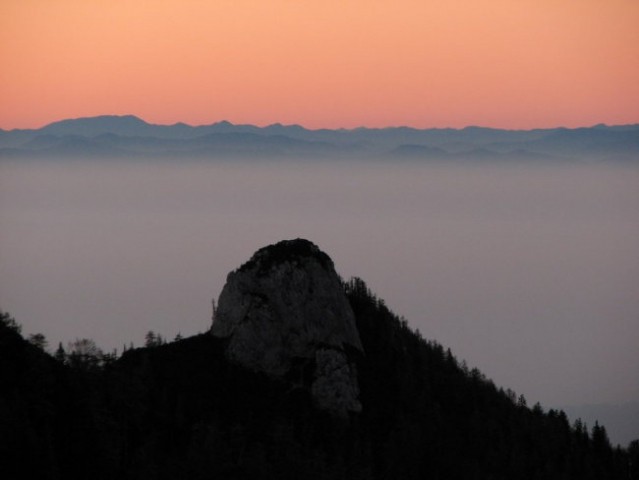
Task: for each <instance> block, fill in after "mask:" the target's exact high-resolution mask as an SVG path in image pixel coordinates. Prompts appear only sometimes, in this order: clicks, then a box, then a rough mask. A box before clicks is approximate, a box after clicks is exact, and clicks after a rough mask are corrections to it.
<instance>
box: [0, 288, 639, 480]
mask: <svg viewBox="0 0 639 480" xmlns="http://www.w3.org/2000/svg"><path fill="white" fill-rule="evenodd" d="M344 288H345V291H346V295H347V298H348V300H349V302H350V305H351V307H352V309H353V311H354V313H355V319H356V323H357V329H358V331H359V335H360V338H361V342H362V345H363V347H364V352H365V353H364V354H357V353H355V354H354V359H355V360H354V361H355V362H356V367H357V374H358V379H359V387H360V400H361V404H362V410H361V412H360V413H352V414H350V416H348V417H341V416H335V415H332V414H331V413H330V412H326V411H322V410H318V409H317V408H316V407H315V406H314V404H313V401H312V398H311V393H310V390H309V388H308V384H307V381H306V380H305V378H306V377H307V376H306V375H305V369H307V368H309V367H308V365H301V366H300V368H299V369H297V370H295V369H293V370H292V371H291V372H290V374H289V375H288V376H287V377H285V378H282V379H273V378H271V377H268V376H266V375H265V374H263V373H255V372H252V371H249V370H246V369H244V368H242V367H240V366H237V365H235V364H232V363H230V362H229V361H228V360H227V359H226V358H225V355H224V350H225V342H226V340H223V339H219V338H215V337H213V336H212V335H209V334H203V335H198V336H194V337H190V338H186V339H183V340H179V341H175V342H172V343H168V344H162V343H161V342H158V344H156V345H152V346H149V347H146V348H138V349H132V350H129V351H127V352H126V353H124V354H123V355H122V356H121V357H120V358H118V359H114V358H110V357H107V358H106V359H105V358H102V357H96V356H95V355H92V354H91V353H90V352H88V353H86V354H85V356H84V357H80V356H79V354H78V352H77V351H75V352H67V353H63V352H62V351H58V352H57V354H56V358H54V357H52V356H50V355H48V354H46V353H44V352H43V351H42V349H40V348H38V347H37V346H34V345H33V344H32V343H33V342H31V343H30V342H28V341H26V340H24V339H23V338H22V337H21V335H20V334H19V328H17V326H16V325H15V323H14V322H13V321H12V319H11V318H10V317H9V316H8V315H6V314H3V317H2V322H0V465H1V467H0V468H1V469H2V478H4V479H13V478H15V479H18V478H51V479H58V478H60V479H62V478H64V479H65V480H66V479H76V478H77V479H80V478H83V479H84V478H92V479H101V478H105V479H107V478H109V479H113V478H121V479H154V478H157V479H165V478H166V479H169V478H170V479H179V478H185V479H186V478H188V479H200V478H201V479H213V478H225V479H227V478H247V479H249V478H250V479H259V478H278V479H287V478H290V479H299V478H305V479H306V478H309V479H314V478H316V479H337V478H340V479H358V478H361V479H369V478H374V479H386V478H388V479H391V478H392V479H396V478H402V479H412V478H429V479H437V478H441V479H456V478H458V479H462V478H463V479H472V478H478V479H479V478H481V479H488V478H494V479H506V478H508V479H512V478H517V479H537V478H539V479H542V478H543V479H555V478H556V479H628V478H639V472H638V465H639V444H637V442H633V444H631V446H630V447H629V448H628V449H627V450H621V449H613V448H612V447H611V445H610V443H609V442H608V439H607V436H606V432H605V429H604V427H602V426H599V425H596V426H594V427H593V428H592V429H590V430H587V429H585V428H584V427H583V426H582V425H581V424H579V423H577V425H575V426H571V425H569V423H568V420H567V418H566V416H565V414H564V413H563V412H557V411H553V410H551V411H548V412H544V411H543V410H542V409H541V407H540V406H538V405H537V406H534V407H532V408H529V407H528V406H527V405H526V403H525V399H523V397H520V398H519V399H517V398H515V395H514V394H513V393H512V392H510V391H506V392H504V391H503V390H501V389H498V388H497V387H496V386H495V385H494V384H493V383H492V382H491V381H489V380H487V379H486V378H485V377H484V376H483V375H482V374H481V373H480V372H478V371H477V370H471V371H469V370H468V369H467V368H465V367H464V366H461V365H460V364H459V363H458V362H457V360H456V359H455V357H454V356H453V355H452V354H451V352H450V351H446V350H444V349H443V348H442V346H441V345H439V344H437V343H435V342H432V341H427V340H424V339H423V338H421V336H420V335H419V334H418V333H416V332H414V331H412V330H411V329H410V328H409V327H408V325H407V324H406V322H405V321H403V320H402V319H400V318H398V317H397V316H395V315H394V314H393V313H392V312H390V311H389V309H388V308H387V307H386V306H385V305H384V303H383V302H382V301H381V300H379V299H377V298H376V297H375V296H374V295H373V294H371V292H370V291H369V290H368V289H367V287H366V285H365V284H364V282H362V281H361V280H358V279H354V280H351V281H350V282H348V283H347V284H345V285H344Z"/></svg>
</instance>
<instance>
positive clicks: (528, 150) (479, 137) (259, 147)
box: [0, 115, 639, 161]
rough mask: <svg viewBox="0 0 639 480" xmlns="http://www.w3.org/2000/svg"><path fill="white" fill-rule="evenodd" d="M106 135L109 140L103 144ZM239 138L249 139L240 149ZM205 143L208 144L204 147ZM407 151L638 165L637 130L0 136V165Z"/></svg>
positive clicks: (71, 123)
mask: <svg viewBox="0 0 639 480" xmlns="http://www.w3.org/2000/svg"><path fill="white" fill-rule="evenodd" d="M104 135H109V136H110V137H109V142H108V143H106V142H105V138H104ZM238 135H248V137H245V139H246V141H245V142H243V141H241V138H239V137H238ZM43 136H44V137H45V138H47V139H48V145H46V146H43V140H42V139H40V137H43ZM207 138H208V140H209V142H208V144H206V145H202V144H203V140H205V139H207ZM167 141H172V142H174V143H171V142H168V143H167ZM420 149H421V150H420ZM407 151H410V155H408V156H409V157H411V158H413V159H415V160H420V159H422V160H429V159H430V160H432V159H433V158H437V159H441V160H445V161H452V160H460V159H465V160H469V159H470V160H471V161H472V159H474V158H476V157H477V155H476V153H477V152H480V151H481V152H483V153H482V155H480V157H485V158H490V157H491V156H493V157H495V158H497V159H499V158H502V159H503V158H504V157H505V156H507V155H508V154H509V153H510V152H513V151H517V152H521V153H522V155H521V158H524V157H525V158H526V159H528V160H529V161H534V160H554V161H561V160H562V159H565V158H572V159H580V158H583V157H592V158H594V159H597V160H602V161H609V160H622V161H636V160H637V158H639V124H633V125H614V126H607V125H602V124H598V125H594V126H592V127H580V128H574V129H569V128H565V127H559V128H547V129H531V130H505V129H497V128H488V127H478V126H468V127H464V128H461V129H453V128H430V129H417V128H413V127H404V126H399V127H387V128H367V127H359V128H354V129H334V130H331V129H317V130H312V129H307V128H305V127H303V126H300V125H282V124H279V123H275V124H271V125H267V126H264V127H259V126H255V125H250V124H245V125H242V124H238V125H236V124H233V123H230V122H228V121H224V120H223V121H220V122H216V123H212V124H209V125H198V126H191V125H187V124H185V123H180V122H178V123H175V124H172V125H160V124H152V123H148V122H146V121H145V120H143V119H141V118H139V117H136V116H134V115H102V116H96V117H83V118H76V119H65V120H60V121H57V122H52V123H50V124H48V125H46V126H44V127H42V128H39V129H22V130H18V129H16V130H2V131H0V158H12V157H18V158H23V157H65V156H66V155H78V156H83V155H84V156H87V157H95V156H101V155H102V156H109V155H115V156H122V157H136V156H142V157H144V156H147V157H153V156H154V155H157V156H171V155H174V156H175V155H180V156H185V157H188V156H189V155H191V156H196V157H208V158H212V159H215V158H224V157H225V156H231V157H248V158H264V157H298V158H299V157H304V156H307V155H308V156H323V157H327V158H395V157H399V158H406V157H407V155H406V152H407ZM521 158H520V159H519V160H521Z"/></svg>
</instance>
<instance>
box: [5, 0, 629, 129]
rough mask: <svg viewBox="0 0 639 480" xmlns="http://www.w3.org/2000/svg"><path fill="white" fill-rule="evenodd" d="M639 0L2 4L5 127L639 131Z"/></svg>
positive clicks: (76, 0) (78, 0)
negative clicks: (101, 119) (226, 124)
mask: <svg viewBox="0 0 639 480" xmlns="http://www.w3.org/2000/svg"><path fill="white" fill-rule="evenodd" d="M638 25H639V1H637V0H605V1H604V0H454V1H452V0H441V1H440V0H415V1H413V0H393V1H390V0H341V1H336V0H321V1H316V0H308V1H303V0H259V1H258V0H148V1H145V0H54V1H52V0H2V1H1V2H0V61H1V69H0V128H3V129H11V128H35V127H40V126H43V125H44V124H47V123H49V122H52V121H55V120H59V119H62V118H70V117H82V116H91V115H100V114H128V113H131V114H135V115H138V116H140V117H142V118H144V119H145V120H147V121H149V122H153V123H175V122H178V121H184V122H186V123H190V124H207V123H213V122H216V121H220V120H223V119H226V120H229V121H231V122H234V123H254V124H258V125H266V124H270V123H275V122H281V123H298V124H302V125H304V126H307V127H310V128H319V127H330V128H335V127H348V128H350V127H356V126H362V125H365V126H372V127H374V126H390V125H411V126H415V127H447V126H452V127H463V126H466V125H483V126H492V127H502V128H534V127H553V126H558V125H565V126H570V127H575V126H585V125H592V124H595V123H608V124H624V123H638V122H639V28H638V27H637V26H638Z"/></svg>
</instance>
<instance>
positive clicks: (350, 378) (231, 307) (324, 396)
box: [211, 239, 362, 415]
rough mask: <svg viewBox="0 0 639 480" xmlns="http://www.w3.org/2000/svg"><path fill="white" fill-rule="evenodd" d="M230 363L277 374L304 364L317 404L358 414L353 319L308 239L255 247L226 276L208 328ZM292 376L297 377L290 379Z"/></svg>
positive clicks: (325, 260) (324, 258) (329, 267)
mask: <svg viewBox="0 0 639 480" xmlns="http://www.w3.org/2000/svg"><path fill="white" fill-rule="evenodd" d="M211 332H212V334H213V335H215V336H217V337H221V338H227V339H228V346H227V350H226V356H227V358H228V359H229V360H231V361H233V362H235V363H238V364H240V365H242V366H244V367H246V368H249V369H251V370H254V371H259V372H264V373H266V374H268V375H270V376H273V377H279V378H284V377H286V378H292V376H291V372H292V371H293V370H295V369H296V368H299V366H300V365H303V366H304V370H305V371H308V370H309V365H310V366H311V367H312V368H311V370H312V371H313V374H312V378H311V379H307V385H305V388H309V389H310V392H311V394H312V396H313V399H314V400H315V402H316V404H317V406H318V407H320V408H322V409H326V410H330V411H333V412H335V413H338V414H342V415H344V414H346V413H347V412H349V411H359V410H360V409H361V405H360V403H359V400H358V395H359V387H358V383H357V374H356V371H355V366H354V365H353V363H352V362H351V360H350V357H349V352H354V351H360V352H361V351H362V344H361V341H360V338H359V333H358V332H357V328H356V326H355V316H354V314H353V311H352V309H351V307H350V304H349V303H348V300H347V298H346V295H345V293H344V289H343V287H342V284H341V280H340V278H339V276H338V275H337V273H336V272H335V268H334V266H333V262H332V260H331V259H330V257H329V256H328V255H326V254H325V253H324V252H322V251H321V250H320V249H319V248H318V247H317V246H316V245H314V244H313V243H311V242H309V241H308V240H303V239H296V240H286V241H282V242H279V243H277V244H275V245H270V246H268V247H264V248H262V249H260V250H258V251H257V252H256V253H255V254H254V255H253V257H252V258H251V259H250V260H249V261H248V262H246V263H245V264H243V265H242V266H241V267H240V268H238V269H237V270H235V271H234V272H231V273H230V274H229V275H228V278H227V281H226V285H225V286H224V288H223V289H222V293H221V294H220V297H219V301H218V308H217V311H216V313H215V319H214V321H213V326H212V329H211ZM293 377H294V376H293Z"/></svg>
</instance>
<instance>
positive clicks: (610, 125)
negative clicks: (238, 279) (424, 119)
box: [0, 113, 639, 132]
mask: <svg viewBox="0 0 639 480" xmlns="http://www.w3.org/2000/svg"><path fill="white" fill-rule="evenodd" d="M99 118H119V119H124V118H131V119H135V120H137V121H140V122H142V123H144V124H146V125H149V126H158V127H174V126H178V125H183V126H186V127H189V128H198V127H211V126H214V125H220V124H222V125H224V124H226V125H229V126H233V127H256V128H269V127H297V128H302V129H304V130H308V131H322V130H329V131H356V130H390V129H402V128H406V129H411V130H466V129H472V128H478V129H485V130H502V131H510V132H532V131H536V130H557V129H565V130H579V129H590V128H596V127H608V128H614V127H631V126H637V125H639V121H637V122H635V123H620V124H609V123H605V122H599V123H595V124H589V125H581V126H577V127H568V126H565V125H556V126H552V127H532V128H505V127H492V126H485V125H480V124H468V125H465V126H463V127H451V126H436V127H416V126H412V125H407V124H399V125H386V126H383V127H371V126H366V125H360V126H356V127H319V128H310V127H306V126H304V125H303V124H300V123H281V122H275V123H269V124H258V123H234V122H232V121H229V120H226V119H222V120H218V121H214V122H212V123H202V124H191V123H187V122H183V121H176V122H173V123H154V122H150V121H148V120H145V119H144V118H142V117H140V116H138V115H135V114H132V113H128V114H99V115H88V116H78V117H67V118H61V119H59V120H53V121H51V122H48V123H45V124H44V125H42V126H39V127H27V128H20V127H17V128H9V129H7V128H3V127H0V131H4V132H15V131H30V130H42V129H44V128H47V127H50V126H51V125H55V124H58V123H62V122H69V121H81V120H93V119H99Z"/></svg>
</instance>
